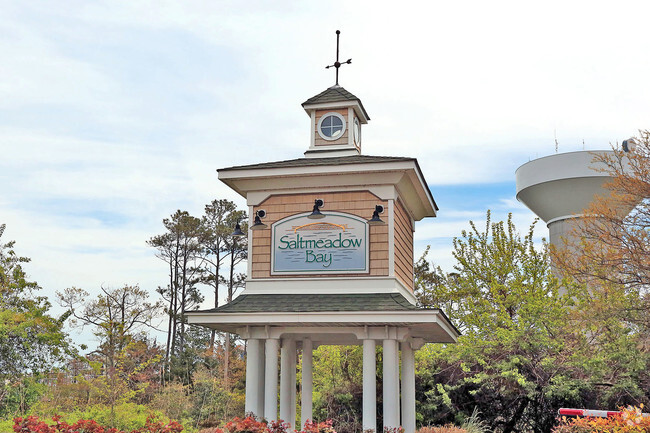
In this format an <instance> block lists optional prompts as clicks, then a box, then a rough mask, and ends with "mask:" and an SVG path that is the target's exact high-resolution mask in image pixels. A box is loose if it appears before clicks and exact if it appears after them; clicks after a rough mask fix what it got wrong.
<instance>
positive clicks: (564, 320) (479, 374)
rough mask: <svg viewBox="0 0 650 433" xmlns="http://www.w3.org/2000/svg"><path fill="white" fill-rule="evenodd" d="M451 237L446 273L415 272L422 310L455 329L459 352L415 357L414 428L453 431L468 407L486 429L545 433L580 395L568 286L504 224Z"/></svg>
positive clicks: (428, 268) (439, 349) (419, 267)
mask: <svg viewBox="0 0 650 433" xmlns="http://www.w3.org/2000/svg"><path fill="white" fill-rule="evenodd" d="M470 225H471V230H469V231H463V232H462V234H461V237H460V238H456V239H454V252H453V255H454V258H455V259H456V265H455V266H454V272H453V273H444V272H443V271H442V270H441V269H440V268H436V267H434V266H432V265H430V264H429V263H428V262H427V261H426V256H423V257H422V258H421V259H420V260H419V261H418V262H417V264H416V284H417V286H416V287H417V296H418V299H419V301H420V303H421V304H422V305H425V306H433V307H441V308H442V309H443V311H445V312H446V313H447V314H448V315H449V316H450V318H451V319H452V321H453V322H454V323H455V324H456V326H457V327H459V328H460V329H461V330H462V331H463V335H462V336H461V337H460V338H459V340H458V344H454V345H448V346H425V349H424V350H423V351H421V352H423V353H422V354H420V355H419V356H418V358H417V359H418V364H419V365H418V373H419V374H418V377H417V378H416V392H417V396H416V399H417V400H418V401H420V402H421V405H420V407H419V416H420V420H419V422H420V423H421V424H440V423H444V422H456V423H462V422H463V421H464V420H466V419H467V418H469V416H470V412H471V410H472V409H473V408H478V410H480V411H481V412H482V413H484V414H485V421H486V422H487V423H488V425H489V427H490V429H494V430H499V431H503V432H511V431H521V430H533V431H549V430H550V428H551V426H552V425H553V424H554V415H553V414H554V413H555V412H556V410H557V409H558V408H559V407H560V406H562V405H567V404H568V403H569V402H573V401H575V400H576V399H577V397H579V396H580V395H581V393H583V392H585V390H586V389H588V385H587V384H585V382H584V381H583V380H572V379H573V378H578V379H583V377H582V376H580V371H579V369H577V367H576V360H575V359H573V358H572V353H573V352H574V350H575V348H576V347H577V346H578V345H579V341H576V340H575V338H574V334H573V333H572V332H571V331H572V330H571V329H570V328H569V321H568V319H569V311H570V309H569V306H570V304H571V296H572V295H573V293H574V292H573V288H572V287H569V288H568V289H569V292H568V293H566V294H564V293H561V292H560V291H559V283H558V281H557V280H556V278H555V277H554V276H553V275H552V273H551V272H550V267H549V259H548V255H547V251H546V247H545V246H542V248H541V249H540V250H538V249H536V248H535V245H534V243H533V229H534V225H533V226H531V227H530V228H529V230H528V232H527V234H526V235H525V236H523V237H521V236H520V235H519V234H518V232H517V230H516V228H515V226H514V224H513V223H512V216H509V217H508V219H507V221H506V222H498V223H492V222H491V221H490V214H489V212H488V215H487V222H486V226H485V231H483V232H482V231H480V230H479V229H478V228H477V226H476V225H475V224H474V223H473V222H470Z"/></svg>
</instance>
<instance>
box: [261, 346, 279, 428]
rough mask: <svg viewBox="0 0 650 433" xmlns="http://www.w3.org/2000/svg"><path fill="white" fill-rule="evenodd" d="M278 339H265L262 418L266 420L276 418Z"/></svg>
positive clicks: (275, 419)
mask: <svg viewBox="0 0 650 433" xmlns="http://www.w3.org/2000/svg"><path fill="white" fill-rule="evenodd" d="M279 343H280V341H279V340H277V339H274V338H269V339H268V340H266V357H265V360H264V363H265V370H266V371H265V372H264V418H266V420H267V421H277V419H278V349H279V346H280V344H279Z"/></svg>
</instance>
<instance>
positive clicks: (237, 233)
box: [230, 221, 246, 236]
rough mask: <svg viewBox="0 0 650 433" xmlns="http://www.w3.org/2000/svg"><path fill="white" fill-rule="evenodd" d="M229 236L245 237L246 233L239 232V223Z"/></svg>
mask: <svg viewBox="0 0 650 433" xmlns="http://www.w3.org/2000/svg"><path fill="white" fill-rule="evenodd" d="M230 236H246V233H244V232H243V231H241V226H240V225H239V221H237V223H236V224H235V231H234V232H232V233H231V234H230Z"/></svg>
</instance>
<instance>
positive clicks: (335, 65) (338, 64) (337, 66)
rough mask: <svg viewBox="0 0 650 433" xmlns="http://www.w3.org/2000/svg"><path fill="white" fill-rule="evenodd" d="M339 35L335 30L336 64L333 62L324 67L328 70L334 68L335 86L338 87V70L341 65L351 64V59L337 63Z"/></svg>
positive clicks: (339, 32)
mask: <svg viewBox="0 0 650 433" xmlns="http://www.w3.org/2000/svg"><path fill="white" fill-rule="evenodd" d="M340 35H341V31H340V30H337V31H336V62H334V64H333V65H329V66H325V69H329V68H336V85H337V86H338V85H339V68H340V67H341V65H345V64H346V63H347V64H348V65H349V64H350V63H352V59H348V60H347V61H345V62H343V63H341V62H339V36H340Z"/></svg>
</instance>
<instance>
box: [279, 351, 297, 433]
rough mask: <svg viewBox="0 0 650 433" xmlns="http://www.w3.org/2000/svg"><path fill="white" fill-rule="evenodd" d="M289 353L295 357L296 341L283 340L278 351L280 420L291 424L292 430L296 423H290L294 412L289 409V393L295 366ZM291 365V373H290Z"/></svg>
mask: <svg viewBox="0 0 650 433" xmlns="http://www.w3.org/2000/svg"><path fill="white" fill-rule="evenodd" d="M291 353H294V357H295V353H296V341H295V340H290V339H283V340H282V349H280V419H282V420H283V421H284V422H287V423H289V424H291V427H290V429H292V430H293V425H294V424H295V422H296V421H295V420H294V421H291V416H292V414H293V411H294V410H292V409H291V400H292V394H293V393H292V392H291V385H292V383H293V384H295V380H296V364H295V358H294V359H293V361H294V362H293V363H292V356H291ZM292 364H293V372H292V371H291V370H292V369H291V367H292ZM294 398H295V397H294ZM294 401H295V400H294ZM294 406H295V405H294Z"/></svg>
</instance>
